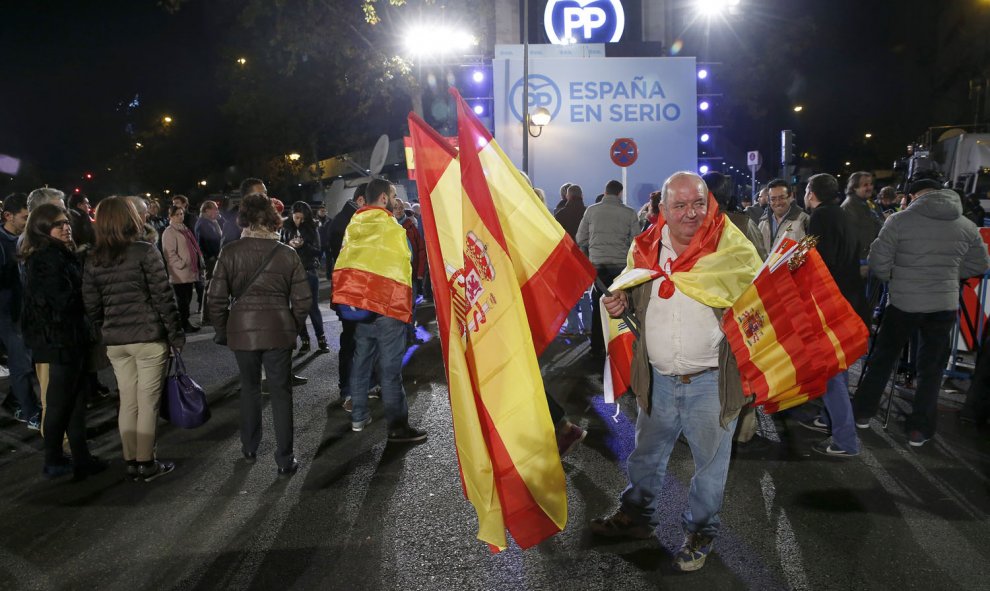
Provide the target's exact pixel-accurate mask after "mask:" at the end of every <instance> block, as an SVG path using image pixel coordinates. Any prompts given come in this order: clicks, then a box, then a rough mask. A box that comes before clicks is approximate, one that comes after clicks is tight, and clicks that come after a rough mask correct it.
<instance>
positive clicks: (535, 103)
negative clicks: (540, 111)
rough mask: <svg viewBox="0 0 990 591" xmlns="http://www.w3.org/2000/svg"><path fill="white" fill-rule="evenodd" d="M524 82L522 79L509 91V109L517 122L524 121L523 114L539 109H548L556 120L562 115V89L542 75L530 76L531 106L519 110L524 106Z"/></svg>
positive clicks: (551, 116)
mask: <svg viewBox="0 0 990 591" xmlns="http://www.w3.org/2000/svg"><path fill="white" fill-rule="evenodd" d="M522 90H523V80H522V78H520V79H519V80H518V81H516V83H515V84H513V85H512V88H511V89H510V90H509V108H510V109H511V110H512V114H513V115H514V116H515V118H516V120H518V121H522V120H523V113H525V112H526V111H532V110H533V109H535V108H537V107H546V109H547V110H548V111H550V118H551V119H556V118H557V113H560V103H561V100H560V88H558V87H557V84H556V83H555V82H554V81H553V80H551V79H549V78H547V77H546V76H544V75H542V74H530V76H529V105H528V108H527V109H525V110H523V109H520V108H519V105H521V104H522V94H523V93H522Z"/></svg>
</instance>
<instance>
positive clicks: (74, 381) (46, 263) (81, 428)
mask: <svg viewBox="0 0 990 591" xmlns="http://www.w3.org/2000/svg"><path fill="white" fill-rule="evenodd" d="M19 254H20V257H21V260H22V261H24V279H25V281H24V307H23V311H22V313H21V326H22V331H23V334H24V341H25V344H27V346H28V347H29V348H30V349H31V352H32V354H33V355H32V356H33V359H34V363H35V364H38V365H41V366H42V372H40V374H41V375H43V371H44V367H45V366H47V370H48V384H47V386H46V387H45V388H44V391H43V396H42V401H43V405H44V411H43V418H42V422H43V426H42V433H43V435H44V438H45V465H44V469H43V471H42V474H43V475H44V477H45V478H48V479H53V478H59V477H61V476H67V475H68V474H70V473H73V472H74V474H75V478H76V479H82V478H85V477H86V476H89V475H91V474H96V473H98V472H102V471H103V470H105V469H106V467H107V464H106V462H104V461H102V460H99V459H97V458H96V457H94V456H93V455H91V454H90V453H89V447H87V445H86V396H85V391H86V388H85V376H86V373H85V368H84V366H85V362H86V360H87V359H89V352H90V348H91V346H92V337H91V334H90V329H89V326H88V322H87V320H86V315H85V310H84V307H83V300H82V264H81V263H80V261H79V259H78V258H77V257H76V255H75V244H74V243H73V241H72V228H71V227H70V225H69V217H68V215H66V212H65V210H64V209H62V208H60V207H58V206H57V205H53V204H51V203H47V204H44V205H40V206H38V208H37V209H35V210H34V211H32V212H31V215H30V216H29V217H28V221H27V228H26V229H25V230H24V239H23V242H22V243H21V246H20V252H19ZM66 435H68V439H69V448H70V449H71V450H72V458H71V459H70V458H66V457H65V454H64V453H63V451H62V440H63V439H64V438H65V436H66Z"/></svg>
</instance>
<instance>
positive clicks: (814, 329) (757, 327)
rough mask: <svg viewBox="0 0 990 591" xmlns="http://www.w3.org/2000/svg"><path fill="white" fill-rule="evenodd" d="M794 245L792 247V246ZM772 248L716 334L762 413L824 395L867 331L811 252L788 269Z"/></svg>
mask: <svg viewBox="0 0 990 591" xmlns="http://www.w3.org/2000/svg"><path fill="white" fill-rule="evenodd" d="M791 244H792V245H793V241H791ZM782 249H783V250H789V246H788V245H783V246H782V248H778V252H777V253H775V256H773V257H771V261H777V260H780V264H776V263H775V264H773V265H768V266H767V267H765V268H764V269H763V270H762V271H761V272H760V274H759V275H758V276H757V278H756V279H755V280H754V281H753V285H752V286H751V287H750V288H749V289H747V290H746V292H745V293H744V294H743V295H742V297H740V298H739V300H738V301H737V302H736V303H735V304H734V305H733V306H732V309H731V311H730V313H729V314H726V315H725V317H724V318H723V320H722V328H723V330H724V331H725V334H726V337H727V338H728V339H729V343H730V345H731V346H732V350H733V353H735V355H736V360H737V361H738V363H739V373H740V374H741V376H742V378H743V386H744V388H745V389H746V391H747V393H753V394H755V395H756V400H755V404H758V405H763V407H764V410H765V411H767V412H771V413H773V412H777V411H778V410H784V409H787V408H791V407H794V406H798V405H800V404H803V403H805V402H807V401H808V400H812V399H814V398H818V397H819V396H821V395H822V394H824V393H825V384H826V382H827V381H828V380H829V378H831V377H832V376H834V375H835V374H837V373H838V372H839V371H842V370H845V369H847V368H848V367H849V365H850V364H852V363H853V362H854V361H855V360H856V359H859V357H861V356H862V355H863V354H864V353H865V352H866V341H867V337H868V333H867V329H866V326H865V325H864V324H863V321H862V320H861V319H860V318H859V315H858V314H856V312H855V311H854V310H853V309H852V306H850V305H849V302H848V301H846V299H845V298H844V297H843V296H842V294H841V293H840V292H839V289H838V287H837V286H836V284H835V281H834V280H833V279H832V275H831V274H830V273H829V271H828V269H827V268H826V267H825V263H824V262H823V261H822V258H821V256H820V255H819V254H818V252H817V251H816V250H814V248H811V249H810V250H807V251H806V253H804V254H802V255H799V256H801V257H803V258H804V262H803V263H800V265H799V266H796V268H795V269H794V270H791V268H790V265H788V264H786V262H787V260H788V258H789V254H790V253H788V255H787V256H786V258H783V259H782V260H781V257H780V255H781V254H782V253H781V250H782Z"/></svg>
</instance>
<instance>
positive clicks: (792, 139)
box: [780, 129, 798, 166]
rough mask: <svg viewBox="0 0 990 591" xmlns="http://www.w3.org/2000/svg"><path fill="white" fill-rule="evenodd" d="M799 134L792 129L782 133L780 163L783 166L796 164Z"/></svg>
mask: <svg viewBox="0 0 990 591" xmlns="http://www.w3.org/2000/svg"><path fill="white" fill-rule="evenodd" d="M797 155H798V151H797V134H795V133H794V132H793V131H791V130H790V129H785V130H783V131H781V132H780V163H781V164H783V165H785V166H786V165H788V164H794V161H795V160H796V159H797Z"/></svg>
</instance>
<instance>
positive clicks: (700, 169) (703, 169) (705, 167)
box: [698, 164, 708, 174]
mask: <svg viewBox="0 0 990 591" xmlns="http://www.w3.org/2000/svg"><path fill="white" fill-rule="evenodd" d="M698 172H700V173H701V174H708V165H707V164H702V165H701V166H699V167H698Z"/></svg>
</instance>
